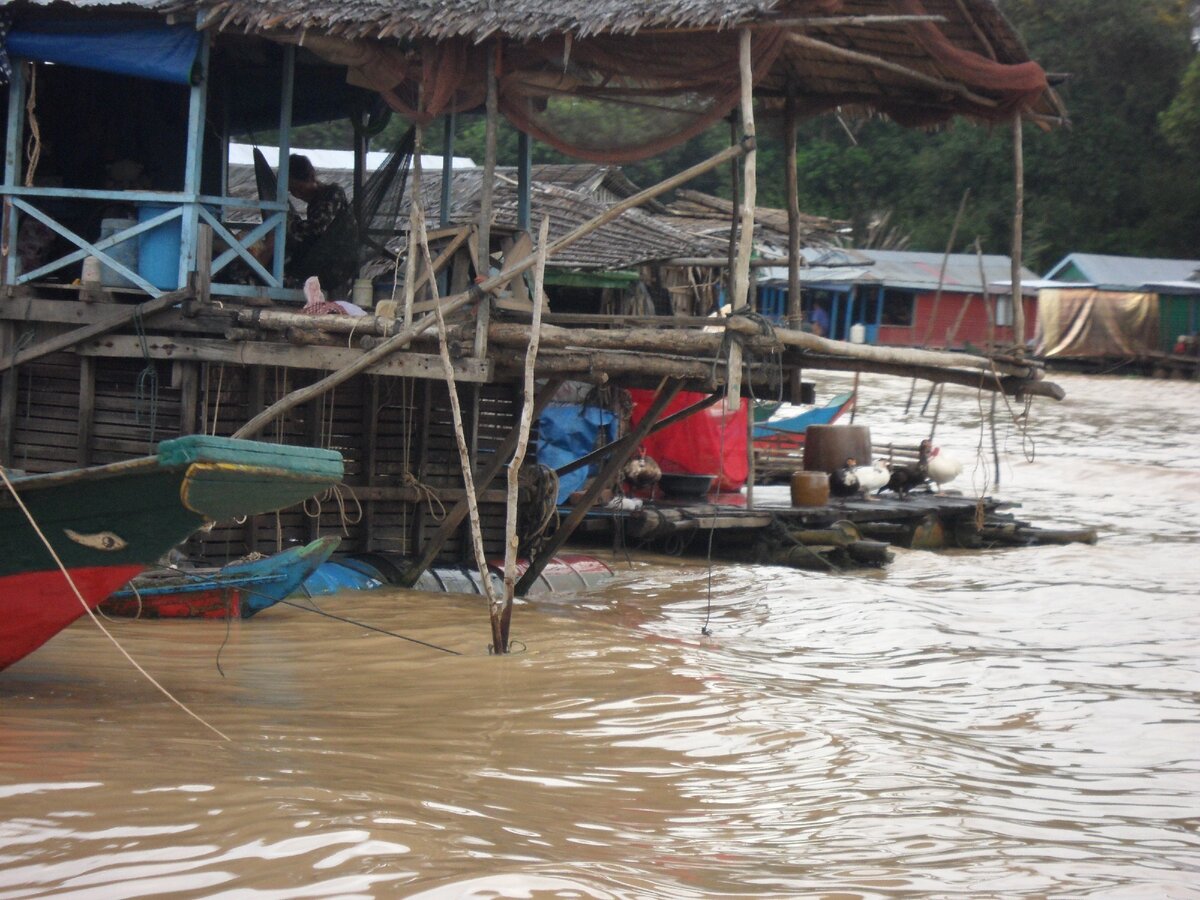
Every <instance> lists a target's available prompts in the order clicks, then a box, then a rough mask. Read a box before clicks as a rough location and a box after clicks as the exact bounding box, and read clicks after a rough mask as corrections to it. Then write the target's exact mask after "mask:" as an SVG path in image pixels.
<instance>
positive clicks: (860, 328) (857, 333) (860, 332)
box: [850, 322, 867, 344]
mask: <svg viewBox="0 0 1200 900" xmlns="http://www.w3.org/2000/svg"><path fill="white" fill-rule="evenodd" d="M866 342H867V326H866V325H864V324H863V323H862V322H855V323H854V324H853V325H851V326H850V343H852V344H865V343H866Z"/></svg>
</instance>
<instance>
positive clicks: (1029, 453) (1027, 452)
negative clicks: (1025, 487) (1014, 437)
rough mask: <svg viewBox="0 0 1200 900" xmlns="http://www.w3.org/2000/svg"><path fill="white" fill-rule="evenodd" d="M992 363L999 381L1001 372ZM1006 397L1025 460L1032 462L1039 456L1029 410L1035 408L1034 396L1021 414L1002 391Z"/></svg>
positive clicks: (994, 363)
mask: <svg viewBox="0 0 1200 900" xmlns="http://www.w3.org/2000/svg"><path fill="white" fill-rule="evenodd" d="M990 362H991V364H992V377H993V378H995V379H996V381H997V383H999V381H1000V373H999V372H998V371H996V361H995V360H994V359H993V360H990ZM1001 396H1002V397H1004V406H1005V408H1006V409H1007V410H1008V414H1009V416H1010V417H1011V418H1012V422H1013V425H1014V426H1015V427H1016V429H1017V431H1018V432H1020V435H1021V453H1022V455H1024V457H1025V462H1028V463H1031V462H1033V461H1034V460H1035V459H1036V458H1037V444H1036V442H1035V441H1034V439H1033V437H1032V436H1030V434H1029V411H1030V409H1032V408H1033V398H1032V397H1026V398H1025V409H1024V410H1022V411H1021V413H1020V415H1018V414H1017V413H1015V412H1013V408H1012V404H1011V403H1009V402H1008V394H1005V393H1003V392H1001Z"/></svg>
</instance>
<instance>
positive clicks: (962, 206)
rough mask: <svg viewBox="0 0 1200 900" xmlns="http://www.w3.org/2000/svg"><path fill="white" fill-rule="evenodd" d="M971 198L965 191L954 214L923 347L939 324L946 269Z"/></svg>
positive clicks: (926, 345)
mask: <svg viewBox="0 0 1200 900" xmlns="http://www.w3.org/2000/svg"><path fill="white" fill-rule="evenodd" d="M970 196H971V189H970V188H967V189H966V190H965V191H963V195H962V200H960V201H959V204H958V212H957V213H955V214H954V224H953V225H952V226H951V227H950V239H949V240H947V241H946V252H945V253H943V254H942V268H941V270H940V271H939V272H938V283H937V291H936V292H935V293H934V295H933V310H932V311H931V312H930V313H929V325H928V326H927V327H926V328H925V337H924V338H923V339H922V341H921V346H922V347H928V346H929V339H930V338H931V337H932V336H933V327H934V325H936V324H937V314H938V307H939V306H941V305H942V288H943V287H945V285H946V267H947V266H948V265H949V264H950V254H951V253H952V252H953V250H954V242H955V241H956V240H957V239H958V226H959V225H961V224H962V217H963V212H964V211H965V210H966V208H967V198H968V197H970ZM943 342H945V341H943Z"/></svg>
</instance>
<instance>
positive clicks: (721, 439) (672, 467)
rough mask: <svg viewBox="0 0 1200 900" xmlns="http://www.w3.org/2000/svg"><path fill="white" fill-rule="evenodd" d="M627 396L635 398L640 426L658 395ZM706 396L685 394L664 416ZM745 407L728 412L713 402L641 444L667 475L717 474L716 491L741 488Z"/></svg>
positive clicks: (744, 464) (744, 469) (746, 467)
mask: <svg viewBox="0 0 1200 900" xmlns="http://www.w3.org/2000/svg"><path fill="white" fill-rule="evenodd" d="M629 395H630V396H631V397H632V398H633V416H632V424H633V425H637V423H638V422H640V421H641V419H642V416H644V415H645V414H646V410H647V409H648V408H649V407H650V404H651V403H652V402H653V400H654V391H643V390H636V389H635V390H631V391H630V392H629ZM706 396H707V395H706V394H692V393H688V392H686V391H681V392H680V393H679V394H678V395H677V396H676V397H675V399H674V400H672V401H671V402H670V403H669V404H667V408H666V409H665V410H664V411H663V418H666V417H667V416H669V415H671V414H672V413H676V412H678V411H679V410H681V409H684V408H686V407H688V406H691V405H692V404H694V403H699V402H700V401H701V400H703V399H705V397H706ZM746 409H747V404H746V401H745V400H742V401H741V404H740V405H739V406H738V408H737V409H736V410H732V411H728V412H727V411H726V409H725V404H724V403H714V404H713V405H712V406H710V407H708V408H707V409H703V410H701V411H700V412H698V413H695V414H693V415H691V416H688V417H687V418H686V419H683V420H682V421H680V422H676V423H675V424H673V425H668V426H667V427H666V428H664V429H663V430H662V431H660V432H658V433H657V434H652V435H650V436H649V437H648V438H646V440H645V441H643V442H642V446H644V447H645V448H646V455H647V456H650V457H651V458H652V459H653V460H654V461H655V462H657V463H658V464H659V466H660V467H661V468H662V470H663V471H664V472H675V473H683V474H688V475H719V476H720V480H719V487H718V490H721V491H737V490H740V489H741V487H742V485H744V484H745V483H746V475H747V474H748V473H749V464H748V463H747V461H746Z"/></svg>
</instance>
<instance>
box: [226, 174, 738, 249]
mask: <svg viewBox="0 0 1200 900" xmlns="http://www.w3.org/2000/svg"><path fill="white" fill-rule="evenodd" d="M532 174H533V180H532V182H531V185H530V188H531V191H530V193H531V198H530V200H531V219H532V222H533V224H534V227H536V226H537V223H538V222H540V221H541V219H542V216H547V215H548V216H549V217H550V239H551V240H555V239H557V238H559V237H562V236H563V235H565V234H566V233H567V232H569V231H571V230H572V229H573V228H575V227H577V226H579V225H582V224H583V223H585V222H587V221H589V220H590V219H593V218H595V217H596V216H598V215H600V214H601V213H602V212H603V211H604V209H605V208H606V206H607V205H608V202H610V201H611V199H612V198H611V197H605V196H604V193H605V192H604V191H602V190H601V186H602V185H604V184H609V185H614V186H617V187H618V188H621V187H624V186H626V185H627V186H628V187H630V188H633V190H632V191H629V193H634V192H636V187H635V186H634V185H633V184H632V183H631V182H629V180H628V179H627V178H626V177H625V176H624V174H622V173H620V171H619V170H617V169H616V168H615V167H607V166H593V165H578V166H576V165H545V166H534V168H533V173H532ZM318 177H319V179H320V180H321V181H324V182H335V183H337V184H339V185H341V187H342V188H343V190H345V191H346V193H347V194H348V195H349V194H350V193H351V191H352V189H353V173H352V172H350V171H348V170H345V169H331V170H323V171H320V172H318ZM482 184H483V170H482V169H478V168H475V169H458V170H455V172H454V179H453V181H452V184H451V201H450V223H451V224H452V225H469V224H474V223H475V222H477V221H478V219H479V206H480V193H481V186H482ZM564 185H565V186H564ZM575 187H582V188H583V190H574V189H573V188H575ZM229 192H230V196H233V197H245V198H251V197H254V196H256V195H257V186H256V183H255V180H254V168H253V166H247V165H231V166H230V167H229ZM441 194H442V173H441V171H440V170H434V171H425V172H423V173H422V175H421V197H422V200H423V202H424V207H425V217H426V221H427V222H428V223H429V227H430V228H435V227H438V225H439V223H440V222H441ZM618 196H628V194H620V192H619V191H618ZM492 210H493V219H492V222H493V229H494V230H496V231H499V232H505V231H507V232H512V233H515V232H516V231H518V227H517V172H516V169H514V168H510V167H500V168H498V169H497V170H496V181H495V186H494V189H493V199H492ZM230 212H231V213H232V215H231V216H230V217H229V218H230V219H231V220H238V221H240V223H241V224H248V223H249V222H251V221H258V218H257V213H253V212H252V211H249V210H246V211H241V210H236V211H235V210H231V211H230ZM399 212H400V216H399V221H398V222H395V223H393V224H392V225H388V226H386V227H393V225H394V227H396V228H397V229H398V230H407V228H408V202H407V198H406V199H405V201H404V202H403V203H402V204H401V207H400V211H399ZM376 224H377V226H378V227H385V226H384V223H383V222H377V223H376ZM722 247H723V244H721V243H720V242H719V241H717V240H715V239H712V238H709V237H706V236H705V235H703V234H692V233H689V232H688V231H686V230H683V229H680V228H676V227H675V226H674V225H673V224H672V223H671V222H670V221H667V220H665V219H664V218H662V217H660V216H654V215H651V214H649V213H646V212H643V211H641V210H638V209H633V210H629V211H628V212H626V213H624V214H623V215H621V216H620V217H619V218H617V219H616V220H614V221H613V222H610V223H609V224H607V225H605V226H602V227H601V228H599V229H597V230H596V231H595V232H593V233H592V234H590V235H588V236H587V237H585V238H583V239H582V240H580V241H578V242H577V243H575V244H572V245H571V246H570V247H568V248H567V249H566V250H564V251H563V252H562V253H561V254H558V255H556V256H555V258H554V262H553V265H554V267H555V268H558V269H579V270H592V271H603V270H614V269H628V268H633V267H635V266H638V265H641V264H642V263H647V262H652V261H657V260H664V259H670V258H672V257H679V256H697V255H711V254H713V253H716V252H723V250H722ZM388 267H389V268H390V263H389V264H388Z"/></svg>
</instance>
